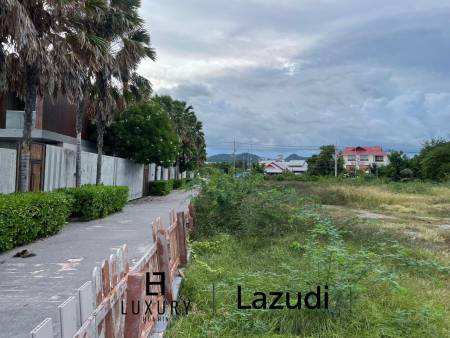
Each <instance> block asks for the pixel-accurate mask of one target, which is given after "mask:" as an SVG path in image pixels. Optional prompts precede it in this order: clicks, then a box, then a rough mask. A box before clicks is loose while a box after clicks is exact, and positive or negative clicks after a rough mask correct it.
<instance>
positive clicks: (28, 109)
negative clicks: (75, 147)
mask: <svg viewBox="0 0 450 338" xmlns="http://www.w3.org/2000/svg"><path fill="white" fill-rule="evenodd" d="M7 1H10V4H11V3H13V1H12V0H7ZM14 5H15V6H16V8H20V10H21V12H22V14H23V16H27V17H28V19H26V21H29V22H30V26H32V27H34V34H33V37H34V39H33V40H32V41H30V42H32V43H17V42H19V41H20V40H14V41H13V45H12V46H11V48H13V50H14V52H12V53H11V54H10V55H9V60H8V61H9V62H8V63H9V64H8V76H9V80H10V84H11V89H13V90H14V91H15V92H16V94H17V95H18V96H19V97H21V98H22V99H23V100H24V101H25V109H24V110H25V112H24V126H23V137H22V143H21V150H20V162H19V190H20V191H28V186H29V176H30V148H31V130H32V118H33V111H34V110H35V104H36V97H37V95H38V94H39V95H43V93H44V92H48V93H52V94H54V89H55V80H56V79H57V76H56V75H57V74H56V69H55V67H54V63H55V60H52V59H53V58H55V57H58V56H59V55H58V53H57V49H58V48H55V46H56V47H57V46H58V43H57V40H59V39H61V36H60V35H59V34H58V33H59V31H58V18H59V16H60V14H61V13H63V10H62V9H63V6H64V5H62V4H61V3H60V2H59V1H19V0H17V1H14ZM12 30H13V31H15V35H16V36H20V34H21V27H18V26H16V24H14V26H13V27H12Z"/></svg>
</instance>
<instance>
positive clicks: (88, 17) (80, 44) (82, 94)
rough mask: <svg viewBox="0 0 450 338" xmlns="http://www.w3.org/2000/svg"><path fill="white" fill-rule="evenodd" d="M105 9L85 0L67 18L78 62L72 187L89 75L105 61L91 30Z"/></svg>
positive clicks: (95, 1) (77, 175)
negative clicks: (82, 7)
mask: <svg viewBox="0 0 450 338" xmlns="http://www.w3.org/2000/svg"><path fill="white" fill-rule="evenodd" d="M106 8H107V5H106V2H105V1H104V0H88V1H85V3H84V10H83V11H76V12H74V13H71V15H70V16H69V17H68V19H69V18H70V21H69V22H68V29H67V31H68V34H67V36H66V40H67V41H68V43H69V44H70V46H71V49H72V51H73V52H74V54H75V55H76V58H77V60H78V61H79V62H80V64H81V67H80V72H79V74H78V77H79V79H80V83H81V88H80V89H81V90H80V91H79V93H78V94H79V96H78V99H77V100H76V121H75V131H76V161H75V186H76V187H80V186H81V134H82V131H83V117H84V112H85V110H86V109H87V99H88V95H89V91H90V89H91V87H92V86H91V79H92V74H93V72H95V71H98V70H99V68H100V65H101V63H102V62H103V61H105V60H107V59H108V57H109V55H108V49H107V43H106V41H105V40H104V39H102V38H101V37H99V36H97V35H95V31H94V27H95V25H96V24H97V23H98V22H99V20H101V16H102V15H103V13H104V10H105V9H106ZM69 88H70V89H69V90H70V91H72V92H78V91H77V88H76V87H69Z"/></svg>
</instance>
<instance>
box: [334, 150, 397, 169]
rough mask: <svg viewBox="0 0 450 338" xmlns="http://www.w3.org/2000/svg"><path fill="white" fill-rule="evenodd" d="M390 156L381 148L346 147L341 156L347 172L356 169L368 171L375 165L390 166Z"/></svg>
mask: <svg viewBox="0 0 450 338" xmlns="http://www.w3.org/2000/svg"><path fill="white" fill-rule="evenodd" d="M387 155H388V154H387V153H386V152H385V151H384V150H383V148H381V147H380V146H375V147H367V146H356V147H346V148H345V149H344V150H343V152H342V154H341V156H342V157H343V158H344V167H345V168H346V169H347V171H350V172H351V171H354V170H355V169H358V170H362V171H367V170H368V169H369V167H370V166H372V165H373V164H374V163H375V164H376V165H377V166H384V165H387V164H389V159H388V156H387Z"/></svg>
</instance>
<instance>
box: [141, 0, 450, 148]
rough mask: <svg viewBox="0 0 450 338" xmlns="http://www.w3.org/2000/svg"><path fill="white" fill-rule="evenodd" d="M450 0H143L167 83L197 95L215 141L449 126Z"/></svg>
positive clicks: (167, 87) (157, 78)
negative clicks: (449, 16)
mask: <svg viewBox="0 0 450 338" xmlns="http://www.w3.org/2000/svg"><path fill="white" fill-rule="evenodd" d="M449 10H450V1H433V4H430V3H429V1H422V0H409V1H406V0H404V1H395V2H393V1H386V0H380V1H361V0H351V1H350V0H349V1H339V2H336V1H331V0H314V1H313V0H301V1H298V0H278V1H274V0H259V1H256V0H247V1H242V0H231V1H230V0H229V1H225V0H215V1H208V0H191V1H183V0H166V1H155V0H152V1H144V4H143V9H142V14H143V16H144V17H145V18H146V22H147V23H148V26H149V29H150V31H151V33H152V36H153V44H154V47H155V48H156V50H157V52H158V61H157V62H156V63H154V64H153V63H151V62H144V63H143V64H142V65H141V66H140V71H141V73H142V74H144V75H146V76H148V77H149V78H150V79H151V81H152V82H153V83H154V85H155V89H156V91H157V92H159V93H169V94H171V95H174V96H175V97H178V98H181V99H183V100H186V101H188V102H189V104H191V105H193V106H194V107H195V108H196V111H197V112H198V114H199V116H200V119H201V120H202V121H203V122H204V127H205V131H206V136H207V141H208V143H209V144H210V145H211V146H210V148H211V149H212V148H219V145H220V144H223V145H224V147H225V146H226V145H225V143H223V142H229V141H231V140H233V138H234V137H235V138H236V139H238V140H239V141H242V142H252V143H254V144H282V145H320V144H325V143H335V142H338V143H339V144H343V145H350V144H367V145H371V144H381V145H383V146H385V147H387V148H394V147H400V148H404V149H406V148H407V149H411V148H418V147H419V146H420V144H421V143H422V142H423V141H424V140H426V139H429V138H431V137H437V136H442V137H450V134H449V133H450V130H449V128H448V125H449V122H450V77H449V75H450V74H449V73H450V59H449V58H448V56H447V53H446V51H448V50H450V28H449V27H448V24H447V21H448V14H447V13H449Z"/></svg>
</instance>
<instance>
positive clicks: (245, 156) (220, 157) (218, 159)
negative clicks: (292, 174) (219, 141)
mask: <svg viewBox="0 0 450 338" xmlns="http://www.w3.org/2000/svg"><path fill="white" fill-rule="evenodd" d="M261 159H262V158H261V157H260V156H258V155H255V154H251V153H241V154H236V161H251V162H258V161H260V160H261ZM307 159H308V157H305V156H300V155H297V154H291V155H289V156H288V157H286V158H285V159H284V160H285V161H293V160H307ZM207 161H208V162H212V163H222V162H233V154H217V155H211V156H208V160H207Z"/></svg>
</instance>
